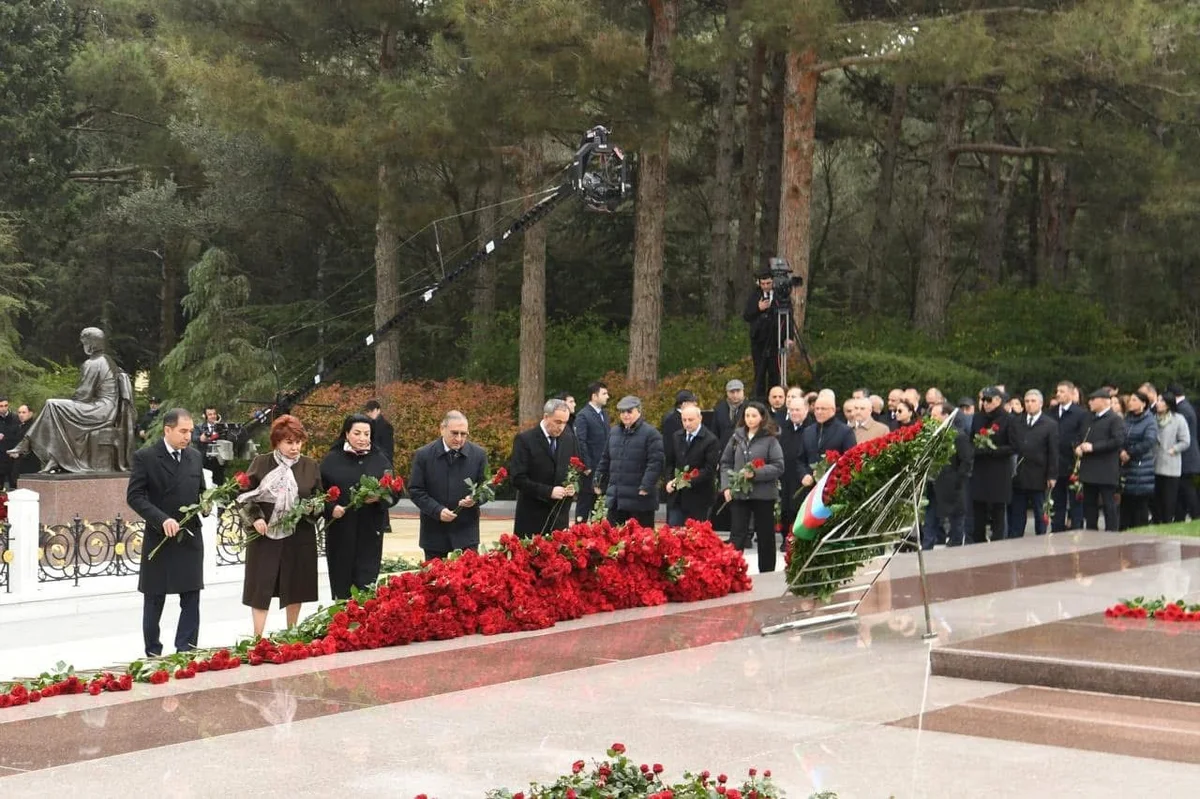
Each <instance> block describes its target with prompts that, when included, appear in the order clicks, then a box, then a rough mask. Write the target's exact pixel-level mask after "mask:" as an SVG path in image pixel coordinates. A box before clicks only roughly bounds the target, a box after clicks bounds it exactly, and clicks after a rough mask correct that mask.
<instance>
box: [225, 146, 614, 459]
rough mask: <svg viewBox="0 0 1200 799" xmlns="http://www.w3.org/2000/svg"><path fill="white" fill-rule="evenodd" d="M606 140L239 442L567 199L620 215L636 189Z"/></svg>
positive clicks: (257, 417)
mask: <svg viewBox="0 0 1200 799" xmlns="http://www.w3.org/2000/svg"><path fill="white" fill-rule="evenodd" d="M608 136H609V131H608V128H606V127H604V126H603V125H597V126H596V127H594V128H592V129H591V130H589V131H587V133H585V134H584V135H583V140H582V142H581V143H580V145H579V149H578V150H577V151H576V152H575V157H574V158H573V159H572V160H571V163H570V164H568V165H567V166H566V167H564V168H563V169H562V171H561V172H559V175H563V174H564V173H565V177H564V178H563V180H562V182H561V183H560V184H559V185H558V186H557V187H556V188H552V189H548V190H547V191H546V192H545V194H546V196H545V197H543V198H542V199H540V200H538V201H537V202H536V203H534V205H532V206H531V207H530V208H528V209H527V210H526V211H525V212H524V213H522V214H521V215H520V216H518V217H517V218H516V219H515V220H514V221H513V223H512V224H511V225H509V226H508V227H507V228H506V229H505V230H504V231H503V232H502V233H501V234H500V235H499V236H498V237H496V238H494V239H492V240H491V241H489V242H487V243H486V244H484V245H483V246H482V247H481V248H479V249H478V250H476V251H475V253H474V254H472V255H471V256H469V257H468V258H467V259H466V260H465V261H463V262H462V263H461V264H459V265H458V266H457V267H455V268H454V269H453V270H451V271H449V272H447V273H445V275H444V276H443V277H442V278H441V280H439V281H437V282H436V283H434V284H433V285H431V286H429V287H428V288H426V289H425V291H423V292H421V294H419V295H417V296H416V297H414V298H413V299H410V300H409V301H408V302H407V303H405V304H404V305H403V306H402V307H401V308H400V310H398V311H397V312H396V314H395V315H393V316H392V317H391V318H390V319H388V320H387V321H386V322H384V323H383V324H382V325H380V326H379V327H378V328H376V329H375V330H373V331H372V332H371V333H370V334H368V335H367V336H366V337H365V338H364V339H363V341H362V344H361V345H359V346H357V347H355V348H354V349H352V350H350V351H349V352H344V353H342V354H341V355H338V356H336V357H334V358H331V359H329V360H325V359H322V360H320V361H318V364H319V366H318V367H317V369H316V372H315V374H313V376H312V380H311V382H308V383H306V384H305V385H303V386H300V387H298V388H295V389H292V390H291V391H286V392H284V391H280V392H279V393H278V394H277V395H276V397H275V399H274V400H273V401H271V402H270V403H269V404H268V403H263V405H264V407H260V408H259V409H258V410H256V411H254V413H253V414H252V415H251V418H250V420H249V421H247V422H246V423H245V424H244V425H242V426H241V432H240V436H239V443H245V442H247V441H249V439H250V437H251V436H252V435H253V434H254V432H255V431H256V430H257V429H258V428H259V427H261V426H263V425H268V424H270V423H271V420H272V419H274V418H275V417H276V416H279V415H282V414H285V413H288V412H290V411H291V409H292V408H293V407H295V406H296V405H298V404H300V403H301V402H302V401H303V400H304V398H305V397H307V396H308V395H309V394H311V393H312V392H314V391H316V390H317V389H318V388H319V387H320V386H321V385H322V384H324V383H326V382H328V381H329V378H330V377H331V376H332V375H333V374H334V373H335V372H337V371H338V370H340V369H342V368H343V367H345V366H347V365H348V364H351V363H353V362H355V361H357V360H359V359H360V358H363V357H365V356H366V355H367V353H369V352H371V351H372V350H373V349H374V347H375V344H376V343H377V342H379V341H380V340H381V339H382V338H383V336H385V335H386V334H387V333H389V332H390V331H392V330H394V329H395V328H396V326H397V325H399V324H400V323H401V322H403V321H404V320H405V319H407V318H408V317H409V316H411V315H413V314H414V313H417V312H418V311H419V310H420V309H421V308H424V307H425V306H427V305H429V304H430V303H431V302H432V301H433V300H434V298H435V297H437V295H438V294H440V293H441V292H442V290H443V289H445V288H446V287H448V286H449V285H450V284H451V283H453V282H454V281H456V280H458V279H460V278H462V277H463V276H465V275H466V274H467V273H468V272H470V271H471V270H472V269H474V268H475V267H477V266H479V265H480V264H481V263H483V262H484V261H486V260H487V259H488V258H490V257H492V255H493V254H495V252H496V250H497V249H499V248H500V247H503V246H505V245H507V244H508V243H509V242H510V241H512V240H513V239H514V238H515V236H516V234H517V233H520V232H521V231H523V230H527V229H528V228H530V227H532V226H534V225H536V224H538V223H539V222H541V221H542V220H543V219H545V218H546V217H547V216H548V215H549V214H550V212H551V211H553V210H554V209H555V208H557V207H558V206H559V205H560V204H562V202H563V201H564V200H566V199H567V198H568V197H571V196H575V195H577V196H579V197H580V198H581V199H582V200H583V202H584V205H585V206H587V208H589V209H591V210H593V211H601V212H607V213H611V212H613V211H616V210H617V208H619V207H620V206H621V204H622V203H624V202H625V200H626V199H627V198H628V196H629V193H630V190H631V189H632V186H631V184H630V183H629V165H628V162H627V160H626V158H625V154H624V153H623V152H622V151H621V149H620V148H619V147H616V146H614V145H613V144H611V143H610V142H609V140H608Z"/></svg>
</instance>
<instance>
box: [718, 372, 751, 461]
mask: <svg viewBox="0 0 1200 799" xmlns="http://www.w3.org/2000/svg"><path fill="white" fill-rule="evenodd" d="M745 412H746V386H745V384H743V383H742V381H741V380H738V379H736V378H735V379H733V380H730V381H729V382H728V383H726V384H725V399H723V400H721V401H720V402H718V403H717V405H716V407H715V408H713V432H714V433H716V434H717V441H718V442H720V444H721V448H722V449H724V448H725V445H726V444H728V443H729V439H730V438H732V437H733V431H734V430H736V429H737V428H738V425H740V424H741V423H742V415H743V414H744V413H745Z"/></svg>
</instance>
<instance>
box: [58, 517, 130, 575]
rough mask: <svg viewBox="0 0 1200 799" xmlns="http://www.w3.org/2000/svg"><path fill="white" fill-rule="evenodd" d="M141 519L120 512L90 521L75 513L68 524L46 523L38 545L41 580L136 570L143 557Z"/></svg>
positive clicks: (124, 573)
mask: <svg viewBox="0 0 1200 799" xmlns="http://www.w3.org/2000/svg"><path fill="white" fill-rule="evenodd" d="M144 529H145V523H144V522H143V521H141V520H140V519H139V520H137V521H133V522H127V521H125V520H124V519H122V518H121V516H120V514H118V515H117V518H116V519H115V520H113V521H111V522H89V521H85V520H83V519H81V518H80V517H79V516H76V517H75V518H74V519H72V520H71V522H70V523H69V524H54V525H43V526H42V528H41V535H40V536H39V546H38V582H40V583H56V582H66V581H74V583H75V585H79V581H80V580H83V579H86V578H88V577H120V576H122V575H127V574H137V573H138V571H139V567H140V565H141V560H142V531H143V530H144Z"/></svg>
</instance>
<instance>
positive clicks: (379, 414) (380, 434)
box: [363, 399, 396, 466]
mask: <svg viewBox="0 0 1200 799" xmlns="http://www.w3.org/2000/svg"><path fill="white" fill-rule="evenodd" d="M363 412H364V413H366V415H367V418H368V419H370V420H371V446H372V447H374V448H375V449H377V450H379V451H380V452H382V453H383V455H384V457H386V458H387V461H388V463H390V464H392V465H393V466H394V465H395V464H396V430H395V428H393V427H392V423H391V422H389V421H388V420H387V419H385V418H384V417H383V406H382V405H380V404H379V400H377V399H373V400H367V404H366V405H364V406H363Z"/></svg>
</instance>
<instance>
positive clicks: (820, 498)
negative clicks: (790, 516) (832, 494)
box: [792, 467, 833, 539]
mask: <svg viewBox="0 0 1200 799" xmlns="http://www.w3.org/2000/svg"><path fill="white" fill-rule="evenodd" d="M832 476H833V468H832V467H830V468H829V469H828V470H827V471H826V472H825V474H823V475H821V479H820V480H818V481H817V484H816V485H815V486H813V488H812V491H809V492H808V496H807V497H805V498H804V504H803V505H801V506H800V512H799V513H797V514H796V523H795V524H794V525H792V535H794V536H796V537H797V538H804V539H812V538H813V537H815V536H816V534H817V533H816V531H817V528H819V527H820V526H821V525H823V524H824V523H825V520H826V519H828V518H829V517H830V516H831V515H832V514H833V511H832V510H830V508H829V507H828V506H827V505H826V504H825V501H824V499H825V483H827V482H828V481H829V478H830V477H832Z"/></svg>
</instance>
